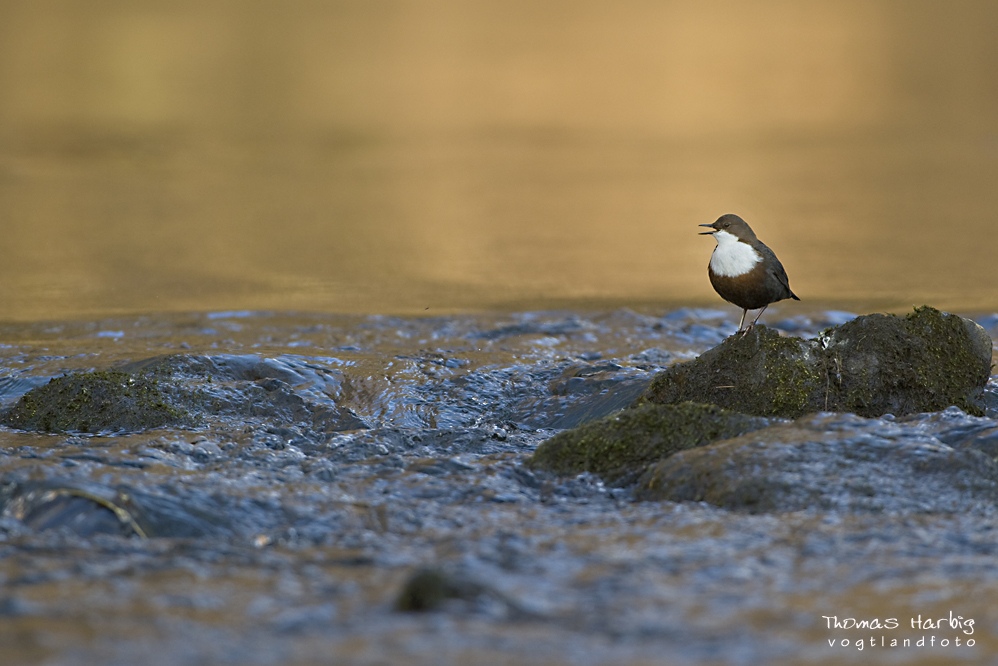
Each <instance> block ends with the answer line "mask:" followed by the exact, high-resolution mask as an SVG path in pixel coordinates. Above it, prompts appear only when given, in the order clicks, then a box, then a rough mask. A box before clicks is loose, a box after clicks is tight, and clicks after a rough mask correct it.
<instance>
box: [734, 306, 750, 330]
mask: <svg viewBox="0 0 998 666" xmlns="http://www.w3.org/2000/svg"><path fill="white" fill-rule="evenodd" d="M747 314H748V310H742V320H741V321H740V322H738V331H740V330H742V324H744V323H745V315H747ZM738 331H735V333H737V332H738Z"/></svg>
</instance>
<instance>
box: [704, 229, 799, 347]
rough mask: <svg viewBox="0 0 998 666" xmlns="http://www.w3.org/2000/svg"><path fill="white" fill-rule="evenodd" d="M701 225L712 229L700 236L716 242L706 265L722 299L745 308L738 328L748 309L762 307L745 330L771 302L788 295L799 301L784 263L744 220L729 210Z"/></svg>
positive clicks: (743, 321)
mask: <svg viewBox="0 0 998 666" xmlns="http://www.w3.org/2000/svg"><path fill="white" fill-rule="evenodd" d="M700 226H701V227H710V228H711V229H713V231H701V232H700V235H701V236H708V235H710V236H713V237H714V240H716V241H717V247H715V248H714V253H713V254H712V255H710V263H709V264H708V265H707V275H709V276H710V283H711V284H712V285H713V286H714V291H716V292H717V293H718V294H720V296H721V298H723V299H724V300H726V301H727V302H729V303H734V304H735V305H737V306H738V307H740V308H741V309H742V320H741V321H740V322H738V330H739V331H740V330H742V324H744V323H745V315H747V314H748V311H749V310H756V309H758V308H762V310H760V311H759V314H757V315H756V316H755V320H753V321H752V323H751V324H749V325H748V328H746V329H745V331H746V332H748V330H749V328H752V327H753V326H755V322H757V321H759V317H761V316H762V313H763V312H765V311H766V307H767V306H768V305H769V304H770V303H775V302H776V301H782V300H783V299H785V298H792V299H794V300H795V301H799V300H800V299H799V298H797V294H795V293H794V292H792V291H790V280H789V278H787V272H786V271H785V270H784V269H783V264H781V263H780V260H779V259H777V258H776V255H775V254H773V251H772V250H770V249H769V248H768V247H766V245H765V243H763V242H762V241H761V240H759V239H758V238H756V237H755V232H753V231H752V227H750V226H749V225H748V224H747V223H746V222H745V220H743V219H742V218H740V217H738V216H737V215H732V214H731V213H728V214H727V215H722V216H721V217H719V218H717V221H716V222H714V224H701V225H700Z"/></svg>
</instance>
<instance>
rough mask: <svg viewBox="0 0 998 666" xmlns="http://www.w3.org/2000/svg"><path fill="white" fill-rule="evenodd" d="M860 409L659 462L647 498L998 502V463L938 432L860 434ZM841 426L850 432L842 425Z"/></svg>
mask: <svg viewBox="0 0 998 666" xmlns="http://www.w3.org/2000/svg"><path fill="white" fill-rule="evenodd" d="M856 420H857V417H855V416H852V415H828V414H826V415H814V416H808V417H805V418H803V419H800V420H799V421H797V422H795V423H792V424H784V425H777V426H774V427H771V428H768V429H766V430H765V431H760V432H753V433H748V434H745V435H742V436H739V437H736V438H734V439H730V440H728V441H724V442H718V443H717V444H714V445H712V446H706V447H702V448H698V449H694V450H690V451H682V452H680V453H677V454H676V455H674V456H671V457H669V458H666V459H663V460H660V461H659V462H657V463H655V464H653V465H652V466H651V467H650V468H649V469H648V471H647V472H646V473H645V475H644V476H643V477H642V478H641V479H640V480H639V482H638V487H637V490H636V496H637V497H638V498H640V499H645V500H671V501H676V502H683V501H697V502H701V501H702V502H708V503H710V504H714V505H717V506H722V507H725V508H728V509H733V510H739V511H748V512H750V513H763V512H783V511H799V510H803V509H820V510H839V511H847V512H856V511H861V512H886V513H936V512H943V513H946V512H964V511H967V510H968V509H969V508H970V507H972V506H974V505H975V504H977V505H981V506H984V507H987V506H991V505H993V503H994V501H995V499H996V498H998V493H996V487H998V464H996V463H995V461H994V460H993V459H992V458H990V457H989V456H987V455H985V454H984V453H982V452H980V451H978V450H974V449H971V448H967V449H962V450H960V449H953V448H951V447H949V446H946V445H943V444H941V443H940V442H939V440H937V439H936V438H934V437H930V436H925V437H924V438H922V439H921V441H912V439H911V438H910V437H908V438H905V439H904V440H902V441H897V440H896V439H894V436H895V435H896V433H894V432H892V429H893V428H894V426H893V425H892V424H890V423H881V424H879V426H878V428H879V429H880V430H881V431H882V432H881V433H878V434H872V433H867V434H864V435H862V436H850V435H849V434H848V433H849V432H850V430H851V427H850V426H851V422H852V421H856ZM840 430H841V432H839V431H840Z"/></svg>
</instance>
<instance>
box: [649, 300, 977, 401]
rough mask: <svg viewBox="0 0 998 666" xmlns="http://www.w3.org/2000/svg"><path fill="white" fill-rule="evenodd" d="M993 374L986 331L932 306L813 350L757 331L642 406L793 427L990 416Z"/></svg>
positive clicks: (840, 333)
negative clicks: (684, 407) (814, 415)
mask: <svg viewBox="0 0 998 666" xmlns="http://www.w3.org/2000/svg"><path fill="white" fill-rule="evenodd" d="M990 374H991V338H990V337H989V336H988V334H987V333H986V332H985V331H984V329H983V328H981V327H980V326H979V325H978V324H977V323H975V322H973V321H971V320H969V319H964V318H962V317H958V316H956V315H951V314H946V313H943V312H940V311H939V310H936V309H934V308H930V307H927V306H924V307H921V308H916V309H915V311H914V312H913V313H911V314H909V315H908V316H906V317H898V316H895V315H882V314H873V315H866V316H863V317H857V318H856V319H853V320H852V321H850V322H848V323H845V324H842V325H841V326H835V327H833V328H830V329H827V330H826V331H824V332H823V333H822V334H821V335H819V336H818V338H817V339H814V340H804V339H802V338H796V337H787V338H784V337H780V336H779V334H777V333H776V332H775V331H773V330H770V329H767V328H765V327H763V326H757V327H753V328H752V329H751V330H750V331H749V333H748V334H747V335H745V336H732V337H730V338H728V339H727V340H725V341H724V342H722V343H721V344H720V345H718V346H717V347H714V348H713V349H710V350H708V351H706V352H704V353H703V354H701V355H700V356H699V357H698V358H696V359H694V360H693V361H689V362H687V363H680V364H678V365H674V366H672V367H671V368H669V369H667V370H665V371H664V372H662V373H661V374H660V375H658V376H657V377H656V378H655V380H654V381H653V382H652V385H651V386H650V387H649V388H648V390H647V391H646V392H645V393H644V394H643V395H642V396H641V397H640V398H638V400H637V402H636V403H635V405H640V404H644V403H649V402H650V403H657V404H673V403H678V402H684V401H693V402H701V403H711V404H715V405H718V406H720V407H724V408H725V409H731V410H735V411H739V412H742V413H745V414H752V415H756V416H780V417H786V418H797V417H799V416H802V415H804V414H807V413H810V412H818V411H832V412H853V413H856V414H859V415H860V416H866V417H876V416H881V415H883V414H887V413H891V414H894V415H896V416H901V415H904V414H912V413H918V412H933V411H940V410H943V409H945V408H946V407H949V406H951V405H953V406H956V407H959V408H960V409H962V410H964V411H966V412H967V413H969V414H974V415H977V416H981V415H983V414H984V386H985V384H986V383H987V381H988V378H989V376H990Z"/></svg>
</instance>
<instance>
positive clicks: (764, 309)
mask: <svg viewBox="0 0 998 666" xmlns="http://www.w3.org/2000/svg"><path fill="white" fill-rule="evenodd" d="M768 307H769V304H768V303H767V304H766V305H763V306H762V309H761V310H759V314H757V315H756V316H755V319H753V320H752V323H751V324H750V325H749V328H752V327H753V326H755V323H756V322H757V321H759V317H761V316H762V313H763V312H765V311H766V308H768Z"/></svg>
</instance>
